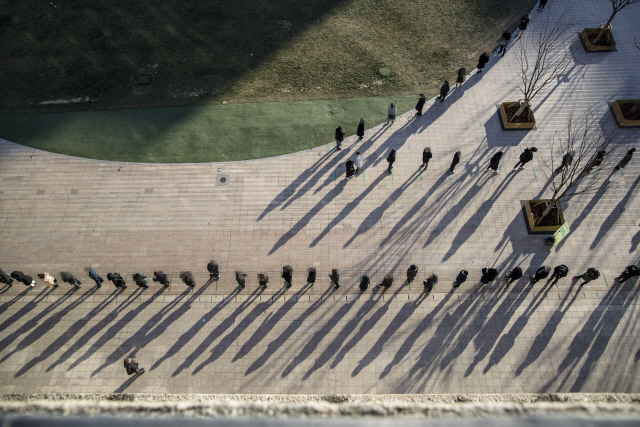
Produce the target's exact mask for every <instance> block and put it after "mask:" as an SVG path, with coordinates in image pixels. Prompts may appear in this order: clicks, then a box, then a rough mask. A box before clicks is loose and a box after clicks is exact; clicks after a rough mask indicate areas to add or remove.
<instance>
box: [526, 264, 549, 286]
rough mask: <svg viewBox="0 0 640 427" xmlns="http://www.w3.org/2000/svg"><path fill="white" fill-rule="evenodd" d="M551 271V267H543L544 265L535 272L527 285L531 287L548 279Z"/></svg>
mask: <svg viewBox="0 0 640 427" xmlns="http://www.w3.org/2000/svg"><path fill="white" fill-rule="evenodd" d="M550 271H551V267H545V266H544V265H543V266H542V267H540V268H538V269H537V270H536V273H535V274H534V275H533V277H532V278H531V280H529V283H531V286H533V285H535V284H536V283H538V282H539V281H540V280H542V279H546V278H547V277H549V272H550Z"/></svg>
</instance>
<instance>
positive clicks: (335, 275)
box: [329, 268, 340, 289]
mask: <svg viewBox="0 0 640 427" xmlns="http://www.w3.org/2000/svg"><path fill="white" fill-rule="evenodd" d="M329 278H330V279H331V283H333V284H334V285H335V286H334V288H333V289H338V288H339V287H340V273H339V272H338V269H337V268H334V269H332V270H331V274H330V275H329Z"/></svg>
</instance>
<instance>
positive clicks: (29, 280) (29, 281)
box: [11, 271, 36, 288]
mask: <svg viewBox="0 0 640 427" xmlns="http://www.w3.org/2000/svg"><path fill="white" fill-rule="evenodd" d="M11 277H12V278H14V279H16V280H17V281H18V282H22V283H23V284H24V285H25V286H30V287H32V288H33V287H35V286H36V281H35V280H33V277H31V276H28V275H26V274H24V273H23V272H22V271H14V272H13V273H11Z"/></svg>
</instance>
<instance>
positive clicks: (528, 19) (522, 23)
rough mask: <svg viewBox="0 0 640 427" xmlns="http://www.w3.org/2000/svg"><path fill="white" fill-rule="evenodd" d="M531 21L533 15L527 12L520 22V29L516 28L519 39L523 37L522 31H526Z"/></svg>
mask: <svg viewBox="0 0 640 427" xmlns="http://www.w3.org/2000/svg"><path fill="white" fill-rule="evenodd" d="M529 22H531V15H530V14H528V13H527V14H526V15H524V16H523V17H522V19H521V20H520V24H519V25H518V29H517V30H516V36H517V39H519V38H520V37H522V33H524V31H525V30H526V29H527V28H529Z"/></svg>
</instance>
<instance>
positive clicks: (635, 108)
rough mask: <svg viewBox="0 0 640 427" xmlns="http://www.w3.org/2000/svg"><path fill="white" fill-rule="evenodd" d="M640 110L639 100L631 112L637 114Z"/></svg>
mask: <svg viewBox="0 0 640 427" xmlns="http://www.w3.org/2000/svg"><path fill="white" fill-rule="evenodd" d="M639 109H640V100H638V102H636V103H635V105H634V106H633V107H631V112H632V113H635V112H636V111H638V110H639Z"/></svg>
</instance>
